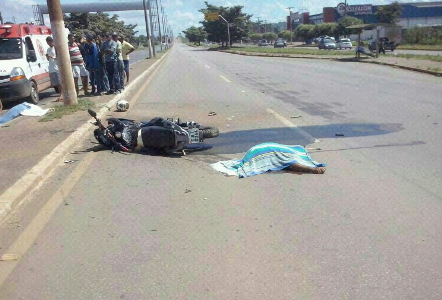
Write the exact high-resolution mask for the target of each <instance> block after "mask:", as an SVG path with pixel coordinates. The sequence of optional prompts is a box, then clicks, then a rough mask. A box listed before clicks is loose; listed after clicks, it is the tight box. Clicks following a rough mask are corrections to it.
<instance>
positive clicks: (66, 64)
mask: <svg viewBox="0 0 442 300" xmlns="http://www.w3.org/2000/svg"><path fill="white" fill-rule="evenodd" d="M46 1H47V4H48V12H49V18H50V20H51V28H52V36H53V37H54V44H55V49H56V50H57V62H58V71H59V72H60V77H61V86H62V88H63V101H64V105H74V104H77V103H78V102H77V92H76V91H75V84H74V77H73V76H72V66H71V58H70V56H69V49H68V41H67V38H66V31H65V28H64V20H63V12H62V11H61V5H60V0H46Z"/></svg>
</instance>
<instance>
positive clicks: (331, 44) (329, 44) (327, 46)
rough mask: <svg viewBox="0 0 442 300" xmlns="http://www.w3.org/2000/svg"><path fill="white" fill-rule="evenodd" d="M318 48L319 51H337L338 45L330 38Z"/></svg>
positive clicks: (325, 39) (324, 39) (320, 43)
mask: <svg viewBox="0 0 442 300" xmlns="http://www.w3.org/2000/svg"><path fill="white" fill-rule="evenodd" d="M318 48H319V49H324V50H331V49H333V50H336V44H335V42H334V41H333V40H332V39H330V38H323V39H322V40H321V41H320V42H319V44H318Z"/></svg>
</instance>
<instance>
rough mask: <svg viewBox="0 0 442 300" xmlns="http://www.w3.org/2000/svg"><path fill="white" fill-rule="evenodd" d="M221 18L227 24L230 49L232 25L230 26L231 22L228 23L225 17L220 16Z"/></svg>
mask: <svg viewBox="0 0 442 300" xmlns="http://www.w3.org/2000/svg"><path fill="white" fill-rule="evenodd" d="M219 16H220V18H221V19H223V20H224V22H226V24H227V39H228V43H229V44H228V45H229V48H230V24H229V22H227V20H226V19H224V17H223V16H221V15H219Z"/></svg>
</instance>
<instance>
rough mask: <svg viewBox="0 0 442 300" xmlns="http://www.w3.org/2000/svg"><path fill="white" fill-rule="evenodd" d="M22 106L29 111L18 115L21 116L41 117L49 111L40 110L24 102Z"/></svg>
mask: <svg viewBox="0 0 442 300" xmlns="http://www.w3.org/2000/svg"><path fill="white" fill-rule="evenodd" d="M23 104H24V105H26V106H27V107H29V109H26V110H24V111H22V112H21V113H20V114H21V115H22V116H28V117H41V116H44V115H45V114H46V113H47V112H48V111H49V109H42V108H41V107H39V106H37V105H34V104H31V103H27V102H24V103H23Z"/></svg>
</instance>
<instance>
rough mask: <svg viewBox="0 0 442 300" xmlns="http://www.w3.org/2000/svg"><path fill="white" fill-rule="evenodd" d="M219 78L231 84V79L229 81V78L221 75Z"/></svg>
mask: <svg viewBox="0 0 442 300" xmlns="http://www.w3.org/2000/svg"><path fill="white" fill-rule="evenodd" d="M219 77H221V78H222V79H224V80H225V81H226V82H231V81H230V80H229V79H227V78H226V77H224V76H223V75H219Z"/></svg>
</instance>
